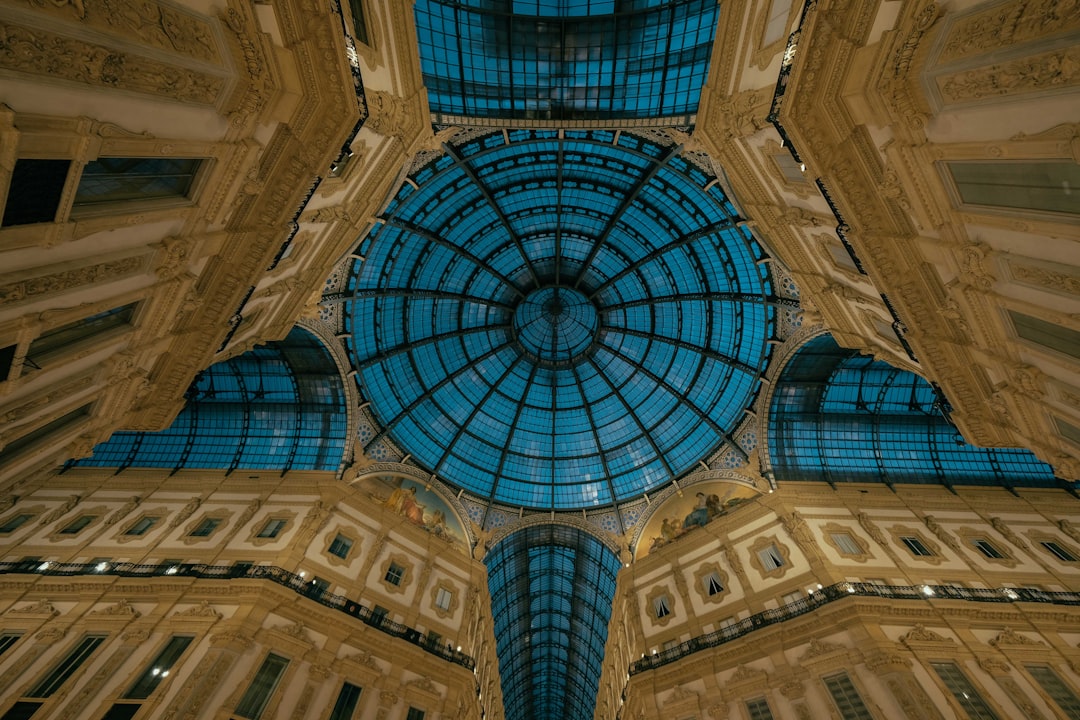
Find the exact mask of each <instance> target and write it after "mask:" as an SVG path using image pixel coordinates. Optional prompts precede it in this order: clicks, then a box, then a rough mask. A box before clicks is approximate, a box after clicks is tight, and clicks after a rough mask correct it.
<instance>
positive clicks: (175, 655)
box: [124, 635, 193, 700]
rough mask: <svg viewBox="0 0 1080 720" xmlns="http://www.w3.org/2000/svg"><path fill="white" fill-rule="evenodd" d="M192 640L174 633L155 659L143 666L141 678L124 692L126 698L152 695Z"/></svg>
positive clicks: (133, 698) (143, 697)
mask: <svg viewBox="0 0 1080 720" xmlns="http://www.w3.org/2000/svg"><path fill="white" fill-rule="evenodd" d="M192 640H193V638H192V637H190V636H187V635H174V636H173V637H171V638H169V642H168V643H166V644H165V647H164V648H162V650H161V652H159V653H158V654H157V657H156V658H154V661H153V662H151V663H150V664H149V665H147V666H146V667H145V668H143V672H142V675H140V676H139V679H138V680H136V681H135V684H134V685H132V686H131V688H130V689H129V690H128V691H127V692H126V693H124V699H125V700H145V699H146V698H148V697H150V693H152V692H154V690H155V689H156V688H157V686H158V685H160V684H161V681H162V680H164V679H165V678H167V677H169V673H170V672H172V667H173V665H175V664H176V661H177V660H179V659H180V656H181V655H183V654H184V651H185V650H187V648H188V645H190V644H191V641H192Z"/></svg>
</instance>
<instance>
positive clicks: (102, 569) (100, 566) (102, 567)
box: [94, 562, 109, 572]
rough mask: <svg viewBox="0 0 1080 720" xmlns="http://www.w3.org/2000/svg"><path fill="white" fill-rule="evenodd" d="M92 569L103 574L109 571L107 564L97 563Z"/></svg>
mask: <svg viewBox="0 0 1080 720" xmlns="http://www.w3.org/2000/svg"><path fill="white" fill-rule="evenodd" d="M94 569H95V570H97V571H98V572H105V571H106V570H108V569H109V563H107V562H99V563H98V564H97V565H95V566H94Z"/></svg>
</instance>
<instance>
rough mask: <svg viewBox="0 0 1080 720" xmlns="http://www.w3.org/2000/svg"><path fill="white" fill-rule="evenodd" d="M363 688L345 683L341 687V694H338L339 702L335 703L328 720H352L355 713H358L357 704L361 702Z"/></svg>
mask: <svg viewBox="0 0 1080 720" xmlns="http://www.w3.org/2000/svg"><path fill="white" fill-rule="evenodd" d="M360 693H361V688H358V687H357V686H356V685H353V684H351V683H345V684H344V685H342V686H341V692H340V693H338V698H337V702H336V703H334V709H333V711H332V712H331V713H330V717H329V718H328V720H352V716H353V712H355V711H356V704H357V703H358V702H360Z"/></svg>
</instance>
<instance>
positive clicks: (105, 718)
mask: <svg viewBox="0 0 1080 720" xmlns="http://www.w3.org/2000/svg"><path fill="white" fill-rule="evenodd" d="M141 707H142V705H139V704H130V703H129V704H127V705H124V704H121V703H117V704H115V705H113V706H112V707H111V708H109V710H108V712H106V713H105V714H104V715H102V716H101V720H131V718H133V717H135V713H137V712H139V708H141Z"/></svg>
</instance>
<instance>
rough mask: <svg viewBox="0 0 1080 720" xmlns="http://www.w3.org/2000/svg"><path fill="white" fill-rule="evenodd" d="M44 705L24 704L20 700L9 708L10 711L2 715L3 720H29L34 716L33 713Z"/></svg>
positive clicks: (24, 702)
mask: <svg viewBox="0 0 1080 720" xmlns="http://www.w3.org/2000/svg"><path fill="white" fill-rule="evenodd" d="M44 704H45V703H42V702H26V701H23V700H20V701H19V702H17V703H15V704H14V705H12V706H11V709H10V710H8V711H7V712H6V713H4V718H3V720H30V718H31V717H33V716H34V713H36V712H37V711H38V708H40V707H41V706H42V705H44Z"/></svg>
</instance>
